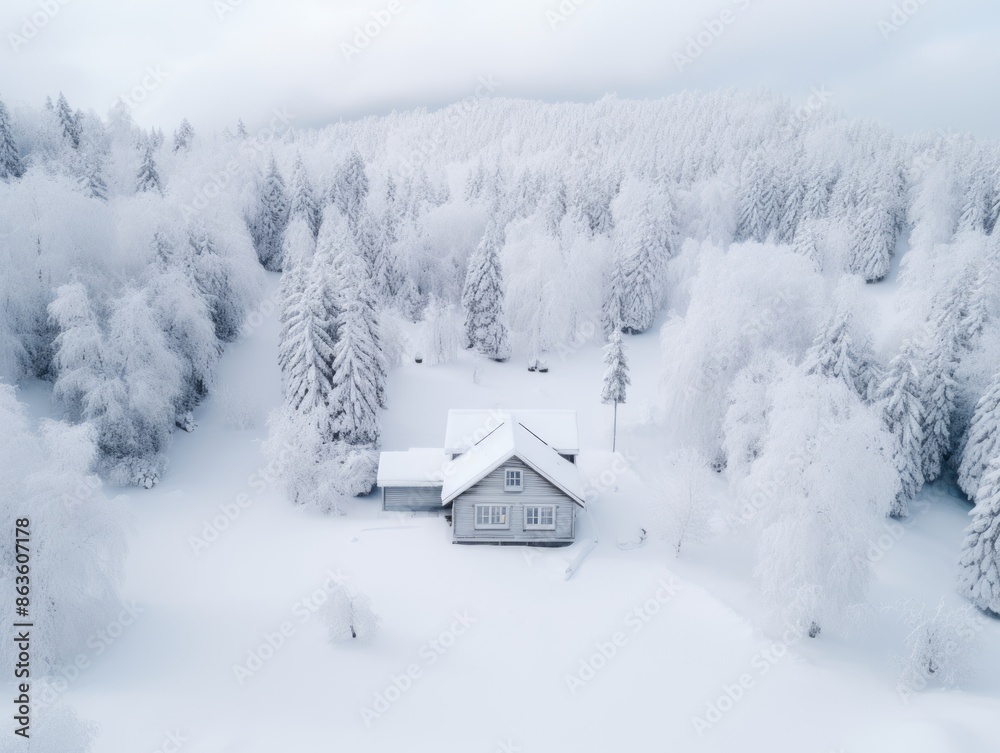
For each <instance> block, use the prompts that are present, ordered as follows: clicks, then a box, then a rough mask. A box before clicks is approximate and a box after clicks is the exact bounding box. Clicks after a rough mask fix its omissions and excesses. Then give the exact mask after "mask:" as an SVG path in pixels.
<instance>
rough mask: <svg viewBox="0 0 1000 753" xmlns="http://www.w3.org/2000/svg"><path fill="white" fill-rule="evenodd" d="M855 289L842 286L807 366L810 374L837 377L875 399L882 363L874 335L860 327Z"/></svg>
mask: <svg viewBox="0 0 1000 753" xmlns="http://www.w3.org/2000/svg"><path fill="white" fill-rule="evenodd" d="M854 288H855V286H854V285H853V284H852V283H851V282H850V281H848V282H846V283H843V284H842V285H841V288H840V290H838V296H837V297H838V301H837V307H836V309H835V310H834V313H833V315H832V316H831V317H830V319H829V320H828V321H827V324H826V327H824V329H823V331H821V332H820V333H819V335H817V337H816V339H815V340H814V341H813V345H812V347H811V348H810V349H809V350H808V352H807V353H806V356H805V360H804V361H803V366H804V367H805V371H806V373H807V374H819V375H820V376H825V377H829V378H831V379H837V380H839V381H841V382H843V383H844V384H845V385H846V386H847V387H848V388H850V389H851V390H852V391H853V392H854V393H855V394H857V395H858V396H859V397H860V398H861V399H862V400H864V401H866V402H872V401H873V400H874V399H875V392H876V390H877V388H878V384H879V381H880V379H879V373H878V365H877V364H876V363H875V356H874V353H873V352H872V347H871V338H870V336H869V335H868V333H867V332H862V331H861V330H860V326H859V323H858V322H857V319H856V317H855V315H854V302H855V300H856V296H855V295H853V293H855V292H856V291H855V290H854ZM859 335H860V336H861V337H863V338H864V339H862V340H861V342H857V339H858V336H859Z"/></svg>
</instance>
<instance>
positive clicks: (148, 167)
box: [135, 146, 163, 195]
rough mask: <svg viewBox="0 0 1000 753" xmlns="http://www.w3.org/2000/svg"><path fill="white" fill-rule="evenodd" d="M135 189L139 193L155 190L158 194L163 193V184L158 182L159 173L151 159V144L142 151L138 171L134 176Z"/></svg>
mask: <svg viewBox="0 0 1000 753" xmlns="http://www.w3.org/2000/svg"><path fill="white" fill-rule="evenodd" d="M135 190H136V191H137V192H139V193H145V192H148V191H155V192H156V193H158V194H160V195H162V194H163V184H162V183H161V182H160V173H159V171H157V169H156V161H155V160H154V159H153V147H152V146H147V147H146V148H145V150H144V151H143V153H142V164H141V165H139V172H138V174H137V175H136V177H135Z"/></svg>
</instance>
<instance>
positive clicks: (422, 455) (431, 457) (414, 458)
mask: <svg viewBox="0 0 1000 753" xmlns="http://www.w3.org/2000/svg"><path fill="white" fill-rule="evenodd" d="M447 458H448V456H447V455H445V454H444V450H442V449H441V448H439V447H430V448H428V447H417V448H414V449H410V450H407V451H406V452H383V453H382V454H381V455H380V456H379V461H378V482H377V483H378V485H379V486H437V487H440V486H441V484H442V483H443V482H444V472H443V471H442V468H443V467H444V463H445V460H447Z"/></svg>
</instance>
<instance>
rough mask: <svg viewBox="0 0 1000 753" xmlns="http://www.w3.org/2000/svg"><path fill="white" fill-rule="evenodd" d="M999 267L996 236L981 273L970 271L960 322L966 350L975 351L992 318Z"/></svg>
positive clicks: (999, 241) (999, 247)
mask: <svg viewBox="0 0 1000 753" xmlns="http://www.w3.org/2000/svg"><path fill="white" fill-rule="evenodd" d="M998 267H1000V236H997V235H993V236H991V237H990V239H989V241H988V245H987V248H986V256H985V258H984V259H983V260H982V262H981V263H980V265H979V269H978V271H974V270H970V274H969V279H970V284H969V286H968V289H967V290H965V291H963V293H962V295H963V298H964V305H962V307H961V317H960V320H959V323H958V340H959V344H960V345H961V346H962V347H963V348H964V349H966V350H972V349H973V347H974V346H975V343H976V340H977V339H978V338H979V336H980V335H981V334H982V333H983V330H984V329H985V328H986V323H987V321H988V320H989V318H990V314H989V312H990V307H991V306H990V304H991V300H992V299H993V298H994V297H995V296H996V291H997V284H996V275H997V269H998Z"/></svg>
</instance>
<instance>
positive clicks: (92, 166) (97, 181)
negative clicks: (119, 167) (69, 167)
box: [80, 154, 108, 201]
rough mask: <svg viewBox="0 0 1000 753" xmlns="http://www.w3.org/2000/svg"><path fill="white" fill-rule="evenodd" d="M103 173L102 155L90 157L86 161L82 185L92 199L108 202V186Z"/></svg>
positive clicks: (81, 179) (81, 180) (81, 178)
mask: <svg viewBox="0 0 1000 753" xmlns="http://www.w3.org/2000/svg"><path fill="white" fill-rule="evenodd" d="M103 172H104V171H103V169H102V167H101V158H100V155H99V154H92V155H90V156H89V158H87V159H85V160H84V163H83V175H82V176H81V177H80V185H81V186H82V187H83V190H84V192H85V193H86V194H87V196H89V197H90V198H92V199H99V200H100V201H107V200H108V184H107V183H106V182H105V181H104V174H103Z"/></svg>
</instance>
